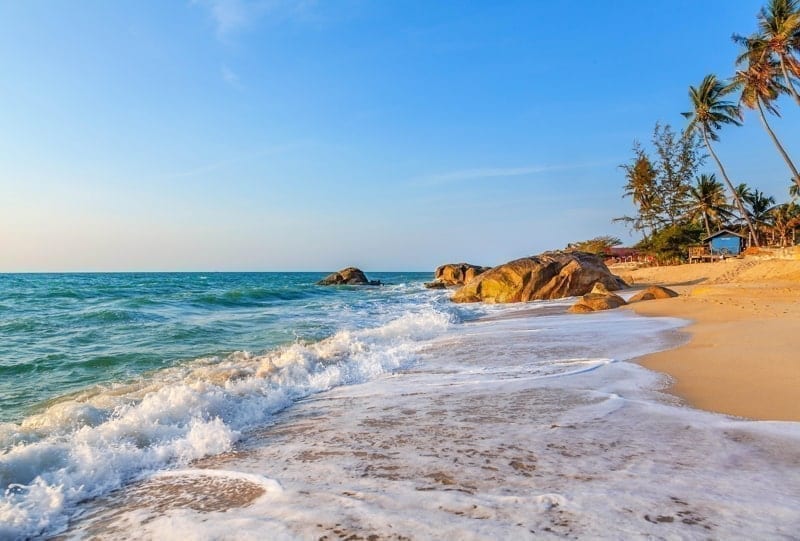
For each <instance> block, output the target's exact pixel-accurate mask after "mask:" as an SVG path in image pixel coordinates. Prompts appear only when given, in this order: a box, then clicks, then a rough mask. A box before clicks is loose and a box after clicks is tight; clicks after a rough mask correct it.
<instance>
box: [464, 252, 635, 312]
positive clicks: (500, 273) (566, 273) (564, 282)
mask: <svg viewBox="0 0 800 541" xmlns="http://www.w3.org/2000/svg"><path fill="white" fill-rule="evenodd" d="M598 282H599V283H601V284H603V285H604V286H605V287H606V288H608V289H609V290H617V289H621V288H623V287H626V284H625V282H623V281H622V279H620V278H619V277H617V276H614V275H613V274H611V272H609V270H608V268H607V267H606V266H605V264H604V263H603V259H602V258H601V257H600V256H597V255H594V254H589V253H586V252H545V253H543V254H541V255H538V256H531V257H523V258H522V259H516V260H514V261H509V262H508V263H505V264H503V265H499V266H497V267H494V268H493V269H490V270H488V271H486V272H484V273H482V274H480V275H479V276H477V277H475V278H474V279H473V280H470V281H469V282H467V283H466V284H464V286H463V287H462V288H461V289H459V290H458V291H456V293H455V295H453V301H455V302H480V301H483V302H489V303H504V302H526V301H533V300H543V299H559V298H562V297H573V296H576V295H585V294H586V293H588V292H589V291H590V290H591V289H592V286H594V284H595V283H598Z"/></svg>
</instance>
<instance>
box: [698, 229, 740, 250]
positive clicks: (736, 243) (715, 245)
mask: <svg viewBox="0 0 800 541" xmlns="http://www.w3.org/2000/svg"><path fill="white" fill-rule="evenodd" d="M746 240H747V237H745V236H744V235H740V234H739V233H734V232H733V231H730V230H729V229H723V230H721V231H717V232H716V233H714V234H713V235H711V236H710V237H706V238H704V239H703V242H704V243H706V244H708V247H709V250H710V251H711V255H719V256H725V257H727V256H737V255H739V254H740V253H742V250H743V249H744V243H745V241H746Z"/></svg>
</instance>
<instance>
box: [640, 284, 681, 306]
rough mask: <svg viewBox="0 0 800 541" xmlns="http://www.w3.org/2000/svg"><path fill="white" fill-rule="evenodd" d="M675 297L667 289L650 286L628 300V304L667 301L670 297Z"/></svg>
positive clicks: (673, 292) (675, 295) (674, 293)
mask: <svg viewBox="0 0 800 541" xmlns="http://www.w3.org/2000/svg"><path fill="white" fill-rule="evenodd" d="M677 296H678V294H677V293H676V292H675V291H672V290H671V289H669V288H666V287H661V286H650V287H648V288H647V289H643V290H641V291H640V292H638V293H637V294H636V295H634V296H633V297H631V298H630V299H628V302H629V303H631V302H641V301H652V300H654V299H669V298H670V297H677Z"/></svg>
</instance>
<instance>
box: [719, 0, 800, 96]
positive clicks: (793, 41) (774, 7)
mask: <svg viewBox="0 0 800 541" xmlns="http://www.w3.org/2000/svg"><path fill="white" fill-rule="evenodd" d="M733 40H734V41H736V42H737V43H741V44H743V45H744V46H745V48H746V49H747V51H746V52H745V53H744V54H742V55H741V56H740V57H739V59H738V60H737V64H738V63H739V62H741V61H742V60H743V59H744V58H746V57H747V56H748V55H749V54H750V53H755V54H757V55H758V56H759V58H761V59H766V60H772V61H774V62H775V64H776V66H775V67H776V72H779V73H780V74H781V75H782V77H783V80H784V82H785V84H786V86H785V87H784V88H783V89H782V92H786V93H787V94H789V95H791V96H792V97H793V98H794V100H795V101H796V102H797V104H798V105H800V93H798V91H797V89H796V88H795V86H794V79H795V78H797V77H800V61H798V59H797V58H796V57H795V55H796V54H797V53H798V52H800V2H798V0H769V2H768V3H767V5H766V6H765V7H764V8H762V9H761V11H760V12H759V14H758V33H757V34H755V35H753V36H750V37H747V38H746V37H743V36H739V35H736V34H734V36H733Z"/></svg>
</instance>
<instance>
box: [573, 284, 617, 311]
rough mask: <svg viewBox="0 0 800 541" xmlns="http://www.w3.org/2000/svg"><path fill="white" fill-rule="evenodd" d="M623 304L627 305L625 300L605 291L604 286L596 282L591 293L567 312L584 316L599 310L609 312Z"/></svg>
mask: <svg viewBox="0 0 800 541" xmlns="http://www.w3.org/2000/svg"><path fill="white" fill-rule="evenodd" d="M625 304H627V303H626V302H625V299H623V298H622V297H620V296H619V295H615V294H614V293H611V292H610V291H609V290H608V289H606V286H604V285H603V284H601V283H599V282H598V283H597V284H595V285H594V287H593V288H592V291H591V292H589V293H587V294H586V295H584V296H583V297H581V299H580V300H579V301H578V302H576V303H575V304H573V305H572V306H571V307H570V309H569V310H568V311H569V312H570V313H573V314H585V313H587V312H597V311H599V310H611V309H612V308H619V307H620V306H623V305H625Z"/></svg>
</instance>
